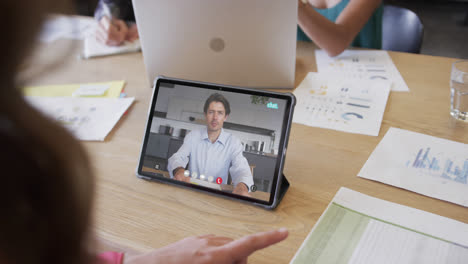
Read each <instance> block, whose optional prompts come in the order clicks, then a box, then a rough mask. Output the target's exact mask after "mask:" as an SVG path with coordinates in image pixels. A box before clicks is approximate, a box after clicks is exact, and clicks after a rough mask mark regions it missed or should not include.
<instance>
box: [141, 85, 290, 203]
mask: <svg viewBox="0 0 468 264" xmlns="http://www.w3.org/2000/svg"><path fill="white" fill-rule="evenodd" d="M294 105H295V97H294V95H292V94H290V93H275V92H270V91H264V90H254V89H246V88H239V87H233V86H226V85H217V84H210V83H202V82H193V81H186V80H180V79H172V78H164V77H159V78H157V79H156V81H155V85H154V93H153V98H152V100H151V103H150V109H149V112H148V117H147V118H148V119H147V124H146V128H145V135H144V139H143V143H142V148H141V152H140V158H139V163H138V167H137V172H136V174H137V176H138V177H140V178H143V179H147V180H155V181H160V182H164V183H169V184H175V185H178V186H182V187H187V188H190V189H196V190H200V191H204V192H208V193H211V194H215V195H220V196H223V197H229V198H233V199H237V200H242V201H245V202H248V203H253V204H255V205H260V206H263V207H266V208H274V207H275V206H276V205H277V204H278V202H279V201H280V199H281V198H282V196H283V195H284V192H285V189H284V186H285V183H286V184H287V181H286V180H285V178H284V176H283V173H282V172H283V166H284V160H285V155H286V147H287V142H288V138H289V131H290V127H291V121H292V115H293V110H294ZM213 136H215V137H213Z"/></svg>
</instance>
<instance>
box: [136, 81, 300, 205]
mask: <svg viewBox="0 0 468 264" xmlns="http://www.w3.org/2000/svg"><path fill="white" fill-rule="evenodd" d="M158 80H167V81H168V82H171V81H176V82H185V83H187V84H190V83H191V84H194V85H209V86H213V85H215V86H219V87H222V88H224V87H225V88H235V89H240V90H252V89H250V88H241V87H233V86H229V85H220V84H213V83H205V82H199V81H188V80H183V79H176V78H170V77H164V76H158V77H157V78H156V79H155V80H154V82H153V88H154V87H155V86H156V84H157V82H158ZM268 92H269V93H271V94H275V93H277V92H271V91H268ZM287 95H289V96H292V97H291V98H292V102H291V111H290V113H289V117H288V123H287V124H286V125H287V128H286V129H287V130H286V132H287V133H286V135H285V139H287V140H289V133H290V126H291V123H292V116H293V112H294V106H295V104H296V99H295V97H294V95H293V94H291V93H287ZM153 96H154V93H153ZM153 96H152V97H153ZM151 102H153V98H151ZM151 107H152V104H151V103H150V105H149V113H151V110H152V109H151ZM147 127H148V124H146V125H145V133H144V135H143V137H145V136H146V129H147ZM287 143H288V142H286V143H285V148H284V154H283V159H282V161H281V163H280V171H279V173H281V176H279V178H278V181H281V182H277V188H278V189H277V190H276V193H275V197H274V200H273V203H272V204H271V205H266V204H262V203H258V202H251V201H247V200H242V199H237V198H233V197H230V196H227V195H222V196H223V197H225V198H228V199H229V198H230V199H235V200H236V201H240V202H245V203H248V204H254V205H257V206H260V207H263V208H266V209H275V208H276V207H277V206H278V204H279V203H280V202H281V201H282V200H283V198H284V196H285V195H286V192H287V190H288V189H289V186H290V183H289V181H288V180H287V179H286V176H285V175H284V173H283V171H282V169H283V165H284V164H283V163H284V161H285V155H286V153H285V151H286V146H287ZM143 145H144V144H142V147H141V151H140V153H141V155H143V153H142V150H143ZM141 158H142V157H141V156H140V159H141ZM140 163H141V162H140V161H139V163H138V166H137V168H136V175H137V177H138V178H141V179H144V180H148V181H158V182H163V183H168V184H171V185H177V186H178V187H184V188H188V189H190V190H198V189H197V188H193V186H190V187H189V186H184V185H181V184H176V183H173V182H170V181H163V180H159V179H157V178H152V177H148V176H145V175H141V174H139V171H138V169H139V166H140ZM198 191H203V192H204V193H208V194H211V195H216V196H219V194H216V193H212V192H207V191H204V190H198Z"/></svg>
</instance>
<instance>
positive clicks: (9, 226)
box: [0, 0, 94, 264]
mask: <svg viewBox="0 0 468 264" xmlns="http://www.w3.org/2000/svg"><path fill="white" fill-rule="evenodd" d="M67 2H68V1H63V0H4V1H0V13H1V15H0V24H1V25H4V32H2V35H3V36H2V39H4V40H6V41H1V42H0V50H1V51H2V60H1V63H0V82H1V83H0V89H1V92H0V146H2V150H1V152H0V166H1V168H2V172H3V179H2V181H1V185H0V186H1V188H2V190H1V191H0V204H1V209H2V215H3V216H2V217H1V218H0V260H1V261H2V262H3V261H6V263H70V264H74V263H90V261H92V256H91V254H90V252H89V247H90V246H89V244H88V242H89V241H90V233H91V232H90V227H91V219H92V213H91V212H92V210H91V209H92V201H93V193H94V184H93V181H94V178H93V176H92V173H91V169H90V165H89V163H88V159H87V156H86V154H85V151H84V149H83V147H82V146H81V145H80V143H79V142H77V141H76V140H75V139H74V138H73V137H72V136H71V135H70V134H69V133H68V132H67V131H65V129H63V128H62V127H60V126H58V125H57V124H55V123H54V122H52V121H50V120H49V119H48V118H46V117H44V116H43V115H42V114H40V113H38V112H37V111H35V110H34V109H33V108H32V107H31V106H30V105H28V104H27V103H26V102H25V100H24V99H23V97H22V95H21V94H20V92H19V90H18V87H19V86H20V85H21V84H20V83H18V82H19V81H18V80H17V75H18V72H19V68H20V65H21V64H22V62H23V61H24V59H25V58H26V57H27V56H28V55H29V54H30V52H31V50H32V48H33V47H34V44H35V43H36V39H37V34H38V32H39V30H40V29H41V25H42V23H43V22H44V20H45V18H46V15H47V14H48V13H49V12H50V11H58V10H65V9H67V10H70V3H67Z"/></svg>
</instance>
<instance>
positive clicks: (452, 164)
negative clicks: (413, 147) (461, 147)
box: [406, 147, 468, 185]
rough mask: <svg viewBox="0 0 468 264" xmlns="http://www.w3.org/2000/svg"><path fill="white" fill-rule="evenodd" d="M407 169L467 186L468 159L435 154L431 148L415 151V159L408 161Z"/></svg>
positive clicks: (441, 153)
mask: <svg viewBox="0 0 468 264" xmlns="http://www.w3.org/2000/svg"><path fill="white" fill-rule="evenodd" d="M406 167H407V168H410V169H412V170H413V171H415V172H417V173H418V174H419V175H427V176H433V177H441V178H443V179H446V180H451V181H454V182H457V183H461V184H465V185H466V184H467V183H468V182H467V178H468V157H466V158H458V157H451V156H450V155H447V154H445V153H443V152H439V153H437V152H435V151H433V150H432V149H431V147H425V148H420V149H419V150H417V151H415V153H414V155H413V158H412V159H408V160H407V161H406Z"/></svg>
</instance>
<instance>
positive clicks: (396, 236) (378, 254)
mask: <svg viewBox="0 0 468 264" xmlns="http://www.w3.org/2000/svg"><path fill="white" fill-rule="evenodd" d="M290 263H292V264H305V263H307V264H314V263H316V264H320V263H327V264H328V263H335V264H344V263H351V264H375V263H379V264H380V263H408V264H410V263H411V264H412V263H424V264H439V263H450V264H462V263H468V225H467V224H465V223H462V222H458V221H455V220H453V219H449V218H446V217H442V216H439V215H435V214H432V213H428V212H425V211H421V210H418V209H414V208H411V207H407V206H403V205H399V204H396V203H391V202H388V201H384V200H380V199H377V198H374V197H371V196H367V195H365V194H362V193H359V192H356V191H353V190H350V189H347V188H343V187H342V188H341V189H340V190H339V191H338V193H337V194H336V195H335V197H334V198H333V200H332V202H331V203H330V204H329V205H328V208H327V209H326V210H325V212H324V213H323V214H322V216H320V218H319V220H318V221H317V223H316V224H315V226H314V227H313V228H312V231H310V233H309V234H308V235H307V237H306V239H305V240H304V242H303V243H302V245H301V247H300V248H299V250H298V251H297V253H296V255H295V256H294V257H293V259H292V260H291V262H290Z"/></svg>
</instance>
